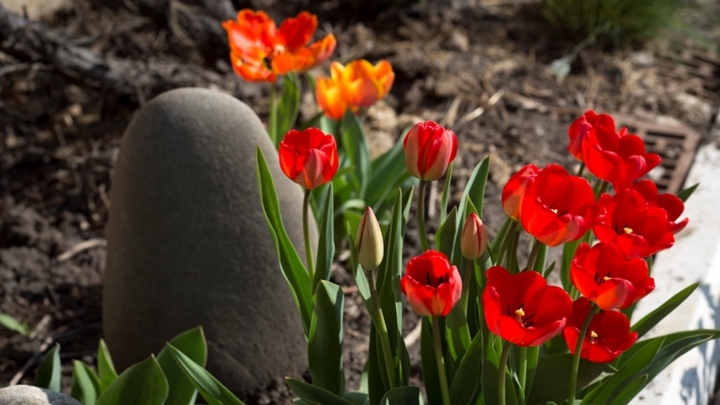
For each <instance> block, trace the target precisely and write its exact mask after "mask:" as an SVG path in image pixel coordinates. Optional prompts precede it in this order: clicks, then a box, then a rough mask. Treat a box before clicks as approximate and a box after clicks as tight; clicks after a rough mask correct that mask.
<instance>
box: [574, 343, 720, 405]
mask: <svg viewBox="0 0 720 405" xmlns="http://www.w3.org/2000/svg"><path fill="white" fill-rule="evenodd" d="M689 332H690V333H688V332H678V333H673V334H671V335H667V336H660V337H657V338H654V339H649V341H645V342H648V343H646V344H644V345H640V344H639V343H636V344H635V345H636V346H640V348H639V349H637V350H635V351H634V355H631V356H630V357H629V360H627V361H625V362H623V363H622V366H621V367H620V368H619V369H618V371H617V372H616V373H615V374H613V375H612V377H610V378H608V379H607V381H603V383H602V384H601V385H600V386H599V387H598V388H596V389H594V390H593V391H592V392H590V394H588V396H586V398H588V397H590V398H589V399H588V402H585V399H583V402H585V403H588V404H589V403H612V404H620V405H622V404H623V403H624V402H620V401H619V399H620V397H622V398H625V399H627V398H628V395H627V394H626V393H627V392H632V391H635V390H639V389H641V388H642V387H644V385H642V386H638V385H637V383H635V381H636V379H637V378H639V377H642V376H643V375H646V376H647V378H646V379H644V380H642V381H643V383H644V384H646V383H648V382H650V381H652V380H653V379H654V378H655V377H656V376H657V375H658V374H660V372H661V371H662V370H664V369H665V368H666V367H667V366H668V365H670V363H672V362H673V361H675V359H677V358H678V357H680V356H682V355H683V354H685V353H687V352H688V351H689V350H691V349H693V348H695V347H697V346H699V345H701V344H703V343H705V342H707V341H709V340H711V339H717V338H718V337H720V330H693V331H689ZM641 343H644V342H641ZM633 348H634V347H633ZM628 351H629V350H628ZM630 399H631V398H630Z"/></svg>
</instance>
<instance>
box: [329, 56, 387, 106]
mask: <svg viewBox="0 0 720 405" xmlns="http://www.w3.org/2000/svg"><path fill="white" fill-rule="evenodd" d="M330 74H331V76H330V78H318V80H317V83H316V86H315V96H316V99H317V101H318V104H319V105H320V108H322V110H323V111H324V112H325V114H326V115H327V116H328V117H330V118H333V119H336V120H338V119H340V118H342V116H343V115H345V111H346V110H347V108H348V107H350V108H351V109H352V110H353V112H357V111H358V110H359V109H361V108H368V107H370V106H371V105H373V104H375V103H376V102H377V101H378V100H380V99H381V98H383V97H385V95H387V93H388V92H389V91H390V87H392V83H393V80H394V79H395V73H393V70H392V66H391V65H390V63H389V62H388V61H386V60H382V61H380V62H378V63H377V64H376V65H373V64H372V63H370V62H368V61H366V60H364V59H359V60H354V61H352V62H350V63H348V64H347V65H346V66H343V65H342V64H341V63H338V62H333V63H332V64H331V65H330Z"/></svg>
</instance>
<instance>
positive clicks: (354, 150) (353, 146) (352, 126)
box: [340, 109, 372, 198]
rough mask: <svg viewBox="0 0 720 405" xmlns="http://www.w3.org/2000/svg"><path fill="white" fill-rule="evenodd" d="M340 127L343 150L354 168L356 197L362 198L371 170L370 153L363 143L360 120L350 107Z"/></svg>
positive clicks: (363, 134) (363, 137) (363, 135)
mask: <svg viewBox="0 0 720 405" xmlns="http://www.w3.org/2000/svg"><path fill="white" fill-rule="evenodd" d="M340 128H341V130H342V140H343V146H344V148H345V152H346V153H347V156H348V158H349V159H350V163H351V165H352V166H353V167H354V168H355V173H354V179H355V182H356V183H355V186H356V190H357V194H356V197H359V198H363V197H364V196H365V189H366V188H367V185H368V182H369V181H370V175H371V170H372V168H371V165H370V154H369V153H368V149H367V144H366V143H365V142H366V141H365V133H364V132H363V129H362V125H361V124H360V121H359V120H358V118H357V117H356V116H355V114H354V113H353V112H352V111H351V110H350V109H348V110H347V112H345V116H344V117H343V118H342V121H341V122H340Z"/></svg>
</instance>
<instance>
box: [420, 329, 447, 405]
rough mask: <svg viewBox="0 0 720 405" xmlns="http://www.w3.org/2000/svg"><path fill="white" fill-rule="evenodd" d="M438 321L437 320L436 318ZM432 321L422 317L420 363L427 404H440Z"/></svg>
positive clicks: (440, 393)
mask: <svg viewBox="0 0 720 405" xmlns="http://www.w3.org/2000/svg"><path fill="white" fill-rule="evenodd" d="M438 319H439V318H438ZM432 327H433V326H432V320H431V318H430V317H428V316H424V317H422V332H421V334H420V360H421V363H422V375H423V385H424V386H425V395H426V396H427V400H428V403H430V404H442V403H443V399H442V392H441V391H440V375H439V374H438V366H437V361H436V360H435V346H434V345H433V337H432V335H433V333H432Z"/></svg>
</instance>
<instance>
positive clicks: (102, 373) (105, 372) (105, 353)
mask: <svg viewBox="0 0 720 405" xmlns="http://www.w3.org/2000/svg"><path fill="white" fill-rule="evenodd" d="M97 368H98V377H99V379H100V390H99V392H98V395H100V394H102V393H103V391H105V390H106V389H107V387H109V386H110V384H112V382H113V381H115V380H116V379H117V377H118V375H117V371H115V365H114V364H113V361H112V357H111V356H110V351H109V350H108V347H107V345H106V344H105V341H104V340H103V339H100V344H99V345H98V353H97ZM168 405H169V404H168Z"/></svg>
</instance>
